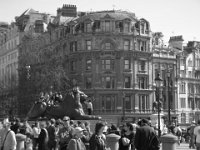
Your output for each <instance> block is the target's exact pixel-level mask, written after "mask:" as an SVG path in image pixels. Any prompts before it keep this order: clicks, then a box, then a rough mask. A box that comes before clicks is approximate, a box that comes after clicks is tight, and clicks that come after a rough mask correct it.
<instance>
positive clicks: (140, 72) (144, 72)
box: [138, 70, 148, 74]
mask: <svg viewBox="0 0 200 150" xmlns="http://www.w3.org/2000/svg"><path fill="white" fill-rule="evenodd" d="M147 73H148V72H147V70H138V74H147Z"/></svg>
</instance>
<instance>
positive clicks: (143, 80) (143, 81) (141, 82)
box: [138, 77, 147, 89]
mask: <svg viewBox="0 0 200 150" xmlns="http://www.w3.org/2000/svg"><path fill="white" fill-rule="evenodd" d="M138 82H139V89H147V77H138Z"/></svg>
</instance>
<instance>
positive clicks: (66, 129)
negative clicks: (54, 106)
mask: <svg viewBox="0 0 200 150" xmlns="http://www.w3.org/2000/svg"><path fill="white" fill-rule="evenodd" d="M69 123H70V118H69V117H68V116H65V117H64V118H63V127H62V128H61V129H60V130H59V131H58V138H59V146H60V150H66V149H67V146H68V144H69V141H70V140H71V138H72V132H73V128H72V127H71V126H70V124H69Z"/></svg>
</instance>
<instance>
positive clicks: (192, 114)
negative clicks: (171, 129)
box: [189, 113, 195, 123]
mask: <svg viewBox="0 0 200 150" xmlns="http://www.w3.org/2000/svg"><path fill="white" fill-rule="evenodd" d="M194 120H195V118H194V113H189V123H192V121H194Z"/></svg>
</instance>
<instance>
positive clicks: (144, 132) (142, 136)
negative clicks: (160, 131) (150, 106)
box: [135, 119, 159, 150]
mask: <svg viewBox="0 0 200 150" xmlns="http://www.w3.org/2000/svg"><path fill="white" fill-rule="evenodd" d="M148 122H149V121H148V120H147V119H142V120H141V127H140V128H138V129H137V131H136V134H135V148H136V149H137V150H148V149H149V142H150V141H149V137H152V136H153V135H155V131H154V129H153V128H152V127H150V126H149V125H148ZM158 149H159V147H158Z"/></svg>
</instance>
